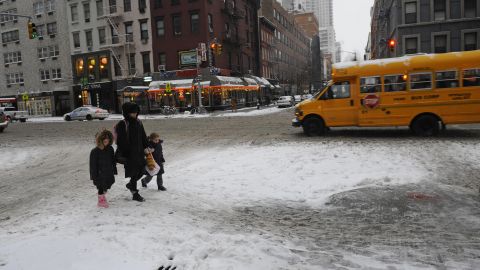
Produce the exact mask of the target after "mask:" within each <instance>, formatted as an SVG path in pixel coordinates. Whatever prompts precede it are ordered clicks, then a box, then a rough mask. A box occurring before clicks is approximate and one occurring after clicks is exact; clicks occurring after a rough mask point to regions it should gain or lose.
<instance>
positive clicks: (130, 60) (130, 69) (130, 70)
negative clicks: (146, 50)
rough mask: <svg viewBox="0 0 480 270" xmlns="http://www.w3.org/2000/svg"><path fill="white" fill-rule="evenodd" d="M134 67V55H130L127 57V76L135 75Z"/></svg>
mask: <svg viewBox="0 0 480 270" xmlns="http://www.w3.org/2000/svg"><path fill="white" fill-rule="evenodd" d="M135 73H136V67H135V53H131V54H129V55H128V74H129V75H135Z"/></svg>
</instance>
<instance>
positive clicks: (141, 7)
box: [138, 0, 147, 13]
mask: <svg viewBox="0 0 480 270" xmlns="http://www.w3.org/2000/svg"><path fill="white" fill-rule="evenodd" d="M146 8H147V2H146V1H145V0H138V11H140V13H144V12H145V9H146Z"/></svg>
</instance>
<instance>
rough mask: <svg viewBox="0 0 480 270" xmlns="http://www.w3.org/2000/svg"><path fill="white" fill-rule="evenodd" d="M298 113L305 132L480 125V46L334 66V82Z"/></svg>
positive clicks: (430, 130) (427, 132) (431, 130)
mask: <svg viewBox="0 0 480 270" xmlns="http://www.w3.org/2000/svg"><path fill="white" fill-rule="evenodd" d="M295 116H296V118H295V119H293V121H292V125H293V126H295V127H303V130H304V132H305V133H306V134H307V135H316V134H317V135H319V134H322V133H323V132H324V131H325V130H326V129H327V128H328V127H346V126H358V127H389V126H408V127H410V129H411V130H412V131H413V132H414V133H415V134H417V135H420V136H431V135H436V134H438V133H439V132H440V131H441V130H442V129H443V128H445V126H446V125H449V124H469V123H480V50H476V51H468V52H454V53H444V54H418V55H412V56H403V57H398V58H390V59H381V60H371V61H365V62H350V63H340V64H335V65H333V68H332V81H330V83H329V84H328V86H327V87H326V88H325V89H323V90H322V91H320V92H319V93H317V94H316V95H315V96H314V97H313V98H312V99H310V100H306V101H304V102H302V103H300V104H298V105H297V106H296V107H295Z"/></svg>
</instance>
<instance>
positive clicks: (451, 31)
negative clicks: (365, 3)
mask: <svg viewBox="0 0 480 270" xmlns="http://www.w3.org/2000/svg"><path fill="white" fill-rule="evenodd" d="M371 16H372V24H371V42H370V46H371V51H370V56H371V58H373V59H378V58H386V57H395V56H401V55H405V54H416V53H444V52H455V51H467V50H477V49H480V0H377V1H375V3H374V6H373V9H372V12H371ZM391 40H393V41H394V43H393V44H394V46H392V47H390V46H389V45H388V44H389V42H390V41H391Z"/></svg>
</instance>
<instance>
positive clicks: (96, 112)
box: [63, 106, 110, 121]
mask: <svg viewBox="0 0 480 270" xmlns="http://www.w3.org/2000/svg"><path fill="white" fill-rule="evenodd" d="M108 116H110V114H109V113H108V111H107V110H104V109H101V108H97V107H93V106H83V107H79V108H76V109H75V110H73V111H71V112H69V113H66V114H64V115H63V119H65V121H71V120H88V121H90V120H93V119H100V120H104V119H105V118H107V117H108Z"/></svg>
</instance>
